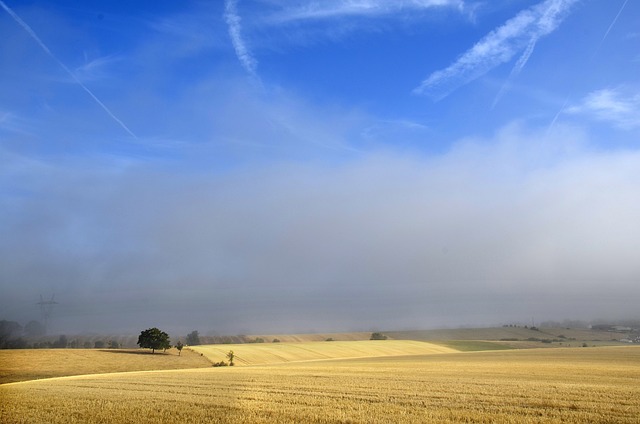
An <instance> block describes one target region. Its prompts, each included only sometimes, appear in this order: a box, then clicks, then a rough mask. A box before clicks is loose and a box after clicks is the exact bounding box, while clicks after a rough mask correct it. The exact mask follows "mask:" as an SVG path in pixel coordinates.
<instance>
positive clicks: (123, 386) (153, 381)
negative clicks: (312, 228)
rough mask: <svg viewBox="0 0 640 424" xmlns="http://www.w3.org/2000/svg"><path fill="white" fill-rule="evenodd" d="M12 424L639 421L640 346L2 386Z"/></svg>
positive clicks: (198, 371)
mask: <svg viewBox="0 0 640 424" xmlns="http://www.w3.org/2000/svg"><path fill="white" fill-rule="evenodd" d="M0 398H1V399H2V402H1V405H2V406H1V407H0V408H1V409H0V411H1V412H0V414H1V415H0V418H1V421H2V422H6V423H37V422H43V423H44V422H50V423H69V422H86V423H101V422H124V423H151V422H153V423H158V422H190V423H211V422H220V423H222V422H225V423H226V422H230V423H240V422H243V423H246V422H255V423H267V422H268V423H294V422H298V423H299V422H310V423H347V422H351V423H355V422H362V423H388V422H407V423H423V422H486V423H489V422H496V423H523V422H524V423H527V422H530V423H534V422H535V423H539V422H553V423H556V422H557V423H560V422H589V423H614V422H615V423H637V422H638V417H639V416H640V348H638V347H599V348H565V349H536V350H520V351H517V350H510V351H492V352H467V353H440V354H430V355H412V356H396V357H379V358H365V359H348V360H344V359H340V360H327V361H313V362H290V363H285V364H279V365H265V366H243V367H233V368H232V367H225V368H207V369H191V370H174V371H158V372H144V373H122V374H105V375H92V376H77V377H71V378H65V379H57V380H41V381H33V382H24V383H16V384H8V385H2V386H0Z"/></svg>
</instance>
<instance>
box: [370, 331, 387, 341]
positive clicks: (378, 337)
mask: <svg viewBox="0 0 640 424" xmlns="http://www.w3.org/2000/svg"><path fill="white" fill-rule="evenodd" d="M369 340H387V336H385V335H384V334H382V333H371V338H370V339H369Z"/></svg>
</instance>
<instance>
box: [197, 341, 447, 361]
mask: <svg viewBox="0 0 640 424" xmlns="http://www.w3.org/2000/svg"><path fill="white" fill-rule="evenodd" d="M191 349H193V350H194V351H196V352H200V353H202V354H203V355H204V356H206V357H207V358H209V359H210V360H211V361H212V362H219V361H223V360H226V354H227V353H228V352H229V351H230V350H233V352H234V355H235V358H234V363H235V365H268V364H279V363H284V362H299V361H316V360H326V359H348V358H362V357H379V356H402V355H428V354H435V353H450V352H456V350H454V349H451V348H448V347H444V346H439V345H436V344H433V343H425V342H420V341H412V340H366V341H346V342H337V341H334V342H303V343H257V344H238V345H204V346H194V347H192V348H191Z"/></svg>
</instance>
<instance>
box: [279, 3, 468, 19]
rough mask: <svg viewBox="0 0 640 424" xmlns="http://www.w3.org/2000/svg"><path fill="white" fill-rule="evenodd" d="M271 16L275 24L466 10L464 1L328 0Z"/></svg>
mask: <svg viewBox="0 0 640 424" xmlns="http://www.w3.org/2000/svg"><path fill="white" fill-rule="evenodd" d="M283 6H284V7H283V9H282V10H281V11H280V12H278V13H276V14H275V15H273V16H272V17H271V21H272V22H274V23H285V22H293V21H303V20H319V19H335V18H340V17H356V16H361V17H380V16H385V15H390V14H394V13H399V12H408V11H416V10H423V9H429V8H434V7H452V8H457V9H459V10H462V9H463V8H464V2H463V1H462V0H400V1H387V0H326V1H313V2H309V3H308V4H306V5H304V6H299V7H287V6H288V4H287V3H285V4H284V5H283Z"/></svg>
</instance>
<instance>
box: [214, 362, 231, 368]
mask: <svg viewBox="0 0 640 424" xmlns="http://www.w3.org/2000/svg"><path fill="white" fill-rule="evenodd" d="M213 366H214V367H227V366H229V364H227V363H226V362H224V361H220V362H214V363H213Z"/></svg>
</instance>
